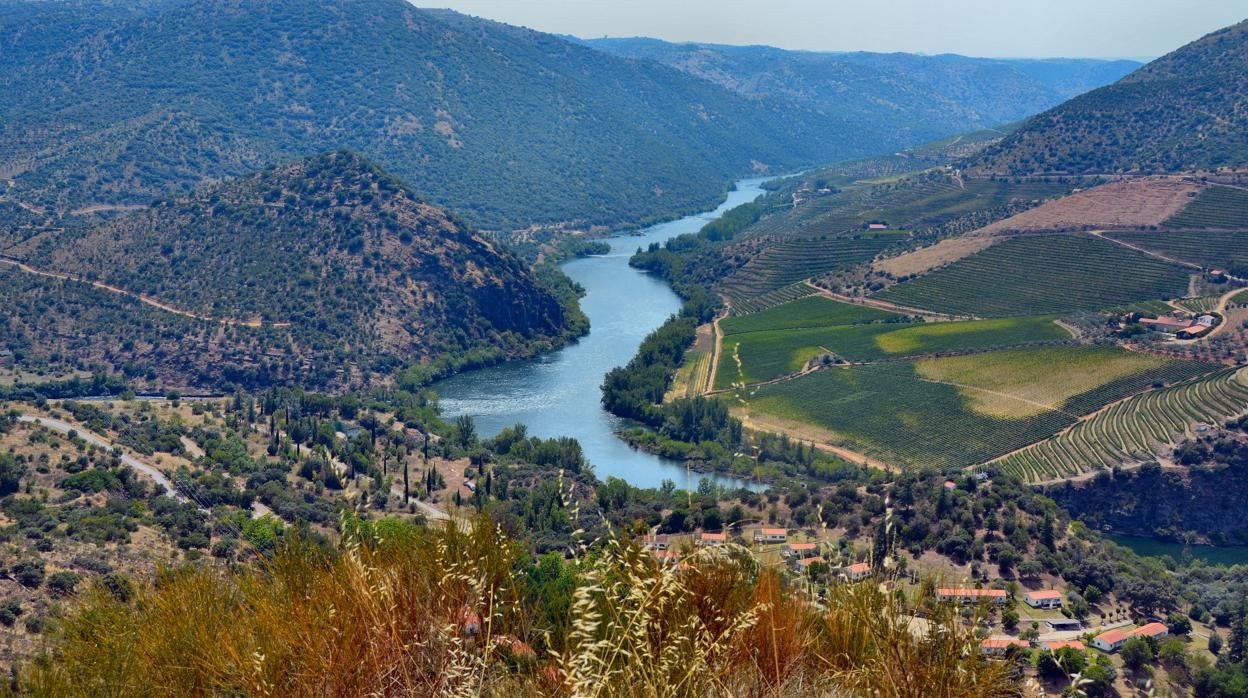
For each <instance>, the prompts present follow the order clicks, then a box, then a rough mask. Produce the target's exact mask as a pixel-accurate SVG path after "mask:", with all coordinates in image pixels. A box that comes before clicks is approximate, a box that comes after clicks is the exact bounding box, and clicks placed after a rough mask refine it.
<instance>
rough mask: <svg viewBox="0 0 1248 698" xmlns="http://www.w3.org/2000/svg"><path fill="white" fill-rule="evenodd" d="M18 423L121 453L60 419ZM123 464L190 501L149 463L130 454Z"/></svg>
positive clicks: (29, 418)
mask: <svg viewBox="0 0 1248 698" xmlns="http://www.w3.org/2000/svg"><path fill="white" fill-rule="evenodd" d="M17 421H19V422H24V423H26V424H37V425H42V426H44V427H47V428H48V429H51V430H52V431H55V432H57V433H60V434H68V433H69V432H71V431H72V432H74V433H76V434H77V435H78V436H79V437H80V438H81V439H82V440H83V441H86V442H87V443H89V444H92V445H94V446H98V447H100V448H102V449H104V450H106V451H119V450H120V448H118V447H117V446H115V445H114V444H112V443H111V442H109V441H108V440H107V439H105V438H104V437H102V436H100V435H98V434H93V433H91V432H89V431H86V430H85V429H83V428H82V427H77V426H74V425H73V424H70V423H69V422H62V421H61V420H59V419H50V418H48V417H33V416H31V415H26V414H24V415H20V416H19V417H18V418H17ZM121 462H122V463H123V464H125V465H128V466H130V467H131V468H134V469H135V470H137V471H139V472H141V473H143V474H144V475H146V476H148V477H149V478H151V479H152V480H153V481H155V482H156V484H157V485H159V486H160V487H161V488H163V489H164V490H165V493H166V494H168V495H169V496H170V497H173V498H174V499H176V500H178V501H179V502H188V501H190V500H188V499H187V498H186V497H184V496H183V495H182V494H181V493H180V492H178V490H177V488H176V487H174V486H173V483H172V482H170V480H169V478H167V477H165V474H164V473H162V472H160V471H159V470H157V469H156V468H155V467H154V466H151V465H148V464H147V463H144V462H143V461H141V460H139V459H138V458H135V457H134V456H131V455H130V454H128V453H122V454H121Z"/></svg>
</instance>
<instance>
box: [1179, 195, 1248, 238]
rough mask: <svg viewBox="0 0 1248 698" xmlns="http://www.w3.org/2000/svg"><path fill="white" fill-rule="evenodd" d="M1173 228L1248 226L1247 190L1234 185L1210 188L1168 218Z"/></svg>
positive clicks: (1235, 227) (1229, 228) (1237, 227)
mask: <svg viewBox="0 0 1248 698" xmlns="http://www.w3.org/2000/svg"><path fill="white" fill-rule="evenodd" d="M1166 226H1167V227H1170V228H1222V229H1228V230H1235V229H1242V228H1245V227H1248V191H1246V190H1244V189H1236V188H1235V187H1218V186H1215V187H1209V188H1208V189H1205V190H1204V191H1202V192H1201V193H1200V195H1199V196H1197V197H1196V198H1195V199H1193V200H1192V202H1191V204H1189V205H1188V206H1187V208H1184V209H1183V210H1182V211H1180V212H1178V214H1177V215H1175V216H1172V217H1171V218H1170V219H1169V220H1167V221H1166Z"/></svg>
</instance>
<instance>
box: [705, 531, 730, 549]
mask: <svg viewBox="0 0 1248 698" xmlns="http://www.w3.org/2000/svg"><path fill="white" fill-rule="evenodd" d="M727 542H728V534H727V533H703V534H701V535H699V536H698V545H699V546H719V545H723V544H725V543H727Z"/></svg>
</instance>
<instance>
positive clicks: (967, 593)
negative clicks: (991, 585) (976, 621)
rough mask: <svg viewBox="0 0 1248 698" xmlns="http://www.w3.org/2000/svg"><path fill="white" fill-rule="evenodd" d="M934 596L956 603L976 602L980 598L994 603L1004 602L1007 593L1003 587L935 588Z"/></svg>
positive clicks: (1007, 596)
mask: <svg viewBox="0 0 1248 698" xmlns="http://www.w3.org/2000/svg"><path fill="white" fill-rule="evenodd" d="M936 598H938V599H940V600H941V601H957V602H958V603H978V602H979V601H980V600H981V599H983V600H987V601H993V602H996V603H1005V602H1006V600H1007V599H1008V598H1009V595H1008V594H1006V593H1005V589H963V588H946V589H937V590H936Z"/></svg>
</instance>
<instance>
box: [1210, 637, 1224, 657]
mask: <svg viewBox="0 0 1248 698" xmlns="http://www.w3.org/2000/svg"><path fill="white" fill-rule="evenodd" d="M1220 652H1222V636H1221V635H1219V634H1218V633H1217V631H1213V632H1211V633H1209V654H1212V655H1213V656H1215V657H1216V656H1218V654H1219V653H1220Z"/></svg>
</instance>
